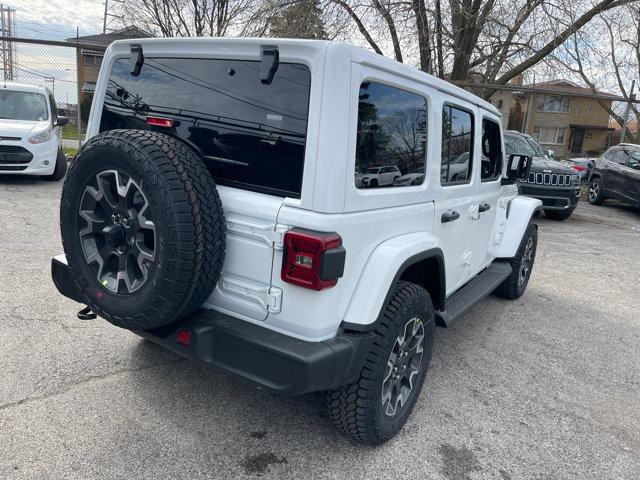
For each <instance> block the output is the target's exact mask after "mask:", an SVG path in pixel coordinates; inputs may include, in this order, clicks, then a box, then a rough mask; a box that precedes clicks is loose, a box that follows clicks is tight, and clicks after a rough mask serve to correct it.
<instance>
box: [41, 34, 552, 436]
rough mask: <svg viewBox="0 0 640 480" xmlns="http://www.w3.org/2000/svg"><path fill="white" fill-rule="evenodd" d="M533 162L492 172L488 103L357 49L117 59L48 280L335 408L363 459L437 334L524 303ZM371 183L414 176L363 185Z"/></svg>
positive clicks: (214, 359) (229, 47)
mask: <svg viewBox="0 0 640 480" xmlns="http://www.w3.org/2000/svg"><path fill="white" fill-rule="evenodd" d="M461 155H463V156H466V157H468V159H469V161H466V162H464V165H466V169H467V170H466V171H464V172H462V171H459V166H460V165H458V164H456V165H455V168H456V175H455V176H453V175H451V171H452V170H453V168H454V166H452V165H450V163H451V162H453V161H454V160H455V159H458V158H460V156H461ZM530 161H531V159H530V158H529V157H526V156H515V155H514V156H512V157H511V158H509V159H504V154H503V146H502V131H501V125H500V114H499V112H498V111H497V110H496V109H495V108H494V107H493V106H492V105H490V104H489V103H487V102H485V101H483V100H481V99H479V98H477V97H475V96H473V95H471V94H469V93H468V92H466V91H464V90H461V89H459V88H457V87H454V86H452V85H450V84H448V83H446V82H444V81H442V80H439V79H437V78H434V77H432V76H430V75H427V74H424V73H422V72H420V71H418V70H415V69H413V68H411V67H408V66H406V65H402V64H400V63H397V62H395V61H392V60H389V59H387V58H384V57H382V56H379V55H376V54H373V53H370V52H367V51H364V50H361V49H359V48H355V47H352V46H349V45H345V44H341V43H335V42H325V41H302V40H277V39H265V40H262V39H150V40H136V43H135V44H132V43H130V42H127V41H123V42H116V43H114V44H113V45H111V47H109V49H108V50H107V52H106V54H105V57H104V62H103V65H102V70H101V72H100V77H99V80H98V83H97V86H96V90H95V97H94V100H93V105H92V109H91V115H90V120H89V126H88V140H87V142H86V144H85V145H84V147H83V148H82V149H81V151H80V152H79V154H78V156H77V158H76V160H75V161H74V162H72V164H71V166H70V168H69V173H68V176H67V178H66V181H65V184H64V188H63V193H62V202H61V208H60V216H61V218H60V223H61V230H62V239H63V245H64V251H65V254H66V255H61V256H59V257H56V258H54V259H53V264H52V275H53V279H54V281H55V283H56V286H57V287H58V289H59V291H60V292H61V293H62V294H64V295H66V296H68V297H70V298H72V299H74V300H76V301H78V302H80V303H82V304H85V305H87V307H86V308H84V309H83V310H81V311H80V312H79V314H78V316H79V317H80V318H85V319H88V318H95V314H97V315H100V316H101V317H103V318H105V319H106V320H108V321H109V322H111V323H113V324H114V325H117V326H120V327H123V328H127V329H130V330H132V331H133V332H135V333H137V334H138V335H141V336H143V337H145V338H148V339H150V340H152V341H154V342H157V343H158V344H160V345H163V346H165V347H167V348H170V349H172V350H174V351H176V352H178V353H179V354H181V355H184V356H186V357H189V358H192V359H196V360H199V361H202V362H204V363H207V364H209V365H212V366H216V367H219V368H221V369H223V370H225V371H227V372H230V373H232V374H234V375H236V376H239V377H241V378H244V379H246V380H248V381H250V382H252V383H254V384H256V385H258V386H259V387H261V388H264V389H265V390H268V391H271V392H275V393H280V394H296V393H303V392H310V391H327V392H328V405H329V410H330V414H331V417H332V418H333V420H334V421H335V423H336V425H338V426H339V427H340V428H342V429H343V430H344V431H346V432H348V433H349V434H350V435H352V436H353V437H354V438H355V439H357V440H359V441H362V442H365V443H369V444H377V443H381V442H383V441H385V440H387V439H389V438H390V437H391V436H393V435H394V434H395V433H397V432H398V431H399V430H400V429H401V428H402V426H403V425H404V423H405V422H406V420H407V418H408V416H409V415H410V413H411V410H412V409H413V406H414V405H415V403H416V400H417V397H418V395H419V393H420V390H421V389H422V385H423V383H424V380H425V375H426V373H427V369H428V366H429V361H430V357H431V349H432V345H433V336H434V327H435V326H436V325H438V326H443V327H446V326H449V325H451V324H452V323H453V322H454V321H455V320H456V319H458V318H459V317H460V316H461V315H462V314H463V313H464V312H465V311H467V310H468V309H469V308H470V307H471V306H472V305H473V304H475V303H476V302H478V301H479V300H481V299H482V298H483V297H485V296H487V295H489V294H490V293H492V292H494V293H496V294H498V295H500V296H502V297H506V298H518V297H520V296H521V295H522V293H523V291H524V289H525V288H526V286H527V282H528V281H529V276H530V275H531V269H532V267H533V262H534V257H535V251H536V241H537V230H536V226H535V225H534V224H532V223H531V218H532V215H533V214H534V212H535V210H536V209H537V208H538V207H539V206H540V201H539V200H534V199H531V198H527V197H522V196H519V195H518V189H517V186H516V184H515V179H516V178H525V177H526V176H527V171H528V166H529V164H530ZM379 166H384V167H390V166H392V167H393V168H394V169H397V170H398V172H399V173H400V174H402V175H410V174H412V173H418V174H419V175H415V176H413V177H412V178H413V180H412V181H411V182H401V183H399V184H395V185H394V184H393V180H391V182H389V185H388V186H385V187H379V188H375V187H373V186H372V185H367V186H366V188H365V185H364V184H363V182H357V183H356V180H355V176H356V172H367V171H369V170H370V169H372V168H376V167H379ZM396 176H397V175H396ZM416 179H418V180H417V181H415V180H416ZM94 312H95V313H94Z"/></svg>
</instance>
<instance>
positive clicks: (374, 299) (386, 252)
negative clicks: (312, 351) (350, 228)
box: [341, 232, 446, 332]
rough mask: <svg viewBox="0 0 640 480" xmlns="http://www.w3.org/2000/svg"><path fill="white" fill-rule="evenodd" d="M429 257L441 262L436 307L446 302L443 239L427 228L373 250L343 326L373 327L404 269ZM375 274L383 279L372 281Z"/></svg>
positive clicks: (361, 329)
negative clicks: (425, 230)
mask: <svg viewBox="0 0 640 480" xmlns="http://www.w3.org/2000/svg"><path fill="white" fill-rule="evenodd" d="M429 259H433V261H434V262H436V264H437V265H438V280H439V283H438V285H439V289H438V292H437V298H432V300H433V303H434V307H435V308H436V309H437V306H439V305H442V306H444V301H445V293H446V284H445V268H444V254H443V252H442V247H441V244H440V241H439V240H438V239H437V238H436V237H435V236H433V235H432V234H430V233H427V232H416V233H410V234H407V235H401V236H399V237H395V238H392V239H390V240H387V241H385V242H383V243H381V244H380V245H378V246H377V247H376V248H375V249H374V251H373V252H372V253H371V256H370V257H369V260H368V261H367V264H366V265H365V268H364V269H363V271H362V274H361V275H360V279H359V280H358V283H357V285H356V289H355V291H354V293H353V296H352V298H351V301H350V302H349V305H348V307H347V310H346V312H345V314H344V317H343V320H342V323H341V329H342V330H343V331H354V332H368V331H371V330H373V329H374V328H375V326H376V325H377V324H378V322H379V321H380V320H381V317H382V315H383V313H384V311H385V309H386V308H387V305H388V304H389V302H390V301H391V296H392V294H393V291H394V288H395V286H396V284H397V283H398V281H399V280H400V279H401V277H402V275H403V273H405V272H406V271H407V269H408V268H409V267H411V266H412V265H415V264H417V263H419V262H422V261H425V260H429ZM372 278H374V279H375V278H379V279H383V281H379V282H370V281H369V279H372ZM432 297H433V293H432Z"/></svg>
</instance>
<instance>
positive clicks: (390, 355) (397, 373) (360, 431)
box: [327, 281, 434, 445]
mask: <svg viewBox="0 0 640 480" xmlns="http://www.w3.org/2000/svg"><path fill="white" fill-rule="evenodd" d="M433 333H434V312H433V305H432V303H431V298H430V297H429V294H428V293H427V291H426V290H424V289H423V288H421V287H419V286H417V285H414V284H412V283H408V282H404V281H400V282H398V285H397V286H396V287H395V290H394V293H393V296H392V297H391V301H390V302H389V304H388V306H387V307H386V309H385V312H384V315H383V317H382V320H381V321H380V323H379V325H378V326H377V327H376V329H375V331H374V335H375V339H374V341H373V346H372V348H371V351H370V352H369V355H368V357H367V359H366V361H365V363H364V366H363V367H362V371H361V372H360V377H359V379H358V380H357V381H356V382H355V383H352V384H351V385H347V386H344V387H341V388H339V389H337V390H334V391H332V392H329V393H328V396H327V402H328V407H329V413H330V415H331V418H332V420H333V422H334V423H335V425H336V426H337V427H338V428H339V429H340V430H342V431H343V432H345V433H347V434H349V435H350V436H351V437H352V438H353V439H354V440H356V441H359V442H361V443H365V444H368V445H378V444H381V443H383V442H385V441H387V440H389V439H390V438H391V437H393V436H394V435H395V434H396V433H398V432H399V431H400V430H401V429H402V427H403V426H404V424H405V423H406V421H407V419H408V418H409V415H410V414H411V411H412V410H413V407H414V405H415V404H416V401H417V399H418V395H419V394H420V391H421V390H422V385H423V383H424V380H425V376H426V374H427V370H428V368H429V362H430V360H431V349H432V346H433Z"/></svg>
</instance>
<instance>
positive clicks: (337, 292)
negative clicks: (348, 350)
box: [87, 38, 539, 341]
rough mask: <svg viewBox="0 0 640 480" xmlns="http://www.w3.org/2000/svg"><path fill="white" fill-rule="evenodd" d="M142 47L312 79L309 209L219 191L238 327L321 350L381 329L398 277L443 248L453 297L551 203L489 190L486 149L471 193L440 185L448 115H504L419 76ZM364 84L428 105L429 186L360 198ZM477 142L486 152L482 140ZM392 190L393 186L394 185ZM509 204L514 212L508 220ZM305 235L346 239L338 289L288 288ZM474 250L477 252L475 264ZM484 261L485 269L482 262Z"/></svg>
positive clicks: (95, 109) (95, 113) (401, 69)
mask: <svg viewBox="0 0 640 480" xmlns="http://www.w3.org/2000/svg"><path fill="white" fill-rule="evenodd" d="M135 44H136V45H141V46H142V47H143V50H144V56H145V58H150V57H153V56H166V57H189V58H193V57H201V58H217V59H220V58H229V59H246V60H259V59H260V51H261V47H263V46H273V45H275V46H277V47H278V50H279V56H280V62H288V63H302V64H304V65H306V66H308V67H309V69H310V71H311V88H310V103H309V115H308V121H307V138H306V150H305V164H304V172H303V180H302V189H301V192H302V193H301V196H300V198H289V197H286V198H281V197H276V196H269V195H265V194H258V193H254V192H250V191H246V190H241V189H238V188H231V187H222V186H221V187H219V191H220V197H221V200H222V204H223V208H224V210H225V215H226V218H227V254H226V258H225V262H224V265H223V269H222V276H221V280H220V282H219V284H218V286H217V287H216V289H215V291H214V293H213V294H212V295H211V297H210V298H209V299H208V301H207V303H205V305H204V306H205V308H213V309H216V310H219V311H223V312H225V313H228V314H229V315H232V316H234V317H236V318H237V319H238V321H248V322H252V323H255V324H259V325H262V326H264V327H265V328H269V329H272V330H275V331H278V332H281V333H285V334H287V335H289V336H292V337H296V338H300V339H304V340H309V341H323V340H327V339H329V338H332V337H334V336H335V335H336V332H337V331H338V329H339V328H340V324H341V323H342V322H343V321H346V322H349V323H353V324H360V325H367V324H370V323H372V322H374V321H375V320H376V318H377V317H378V314H379V312H380V308H381V306H382V302H383V301H384V298H385V296H386V293H387V291H388V289H389V286H390V284H391V282H392V280H393V278H394V276H395V274H396V272H397V269H398V268H399V267H400V266H401V265H402V264H403V262H405V260H406V259H407V258H409V257H411V256H413V255H415V254H418V253H420V252H423V251H425V250H430V249H432V248H440V249H442V251H443V253H444V257H445V263H446V264H447V285H446V292H447V293H448V294H449V293H451V292H453V291H455V290H456V289H457V288H459V287H460V286H461V285H462V284H464V283H465V282H466V281H467V280H468V279H469V278H470V277H472V276H473V275H475V274H477V273H478V272H479V271H480V270H481V269H482V268H484V267H485V266H486V265H488V264H489V263H491V261H493V260H494V258H496V257H506V256H509V255H508V253H509V252H511V251H512V250H513V248H512V247H513V245H514V243H517V244H519V241H520V238H521V236H522V232H523V229H524V228H525V227H526V224H528V222H529V219H530V218H531V215H530V213H531V212H532V211H533V210H535V208H536V205H537V203H539V201H535V200H532V199H524V200H523V199H521V198H520V197H518V198H515V199H514V198H513V197H514V196H515V195H517V190H516V191H515V193H514V191H513V189H511V190H509V189H505V188H500V187H499V186H498V185H496V182H493V184H492V185H491V186H485V187H483V188H481V187H482V186H479V185H478V183H479V178H480V173H479V164H480V162H479V161H478V160H477V156H478V155H479V154H478V153H477V152H478V149H477V148H476V149H474V152H475V153H474V160H473V172H472V176H473V178H472V179H471V182H470V183H469V184H465V185H456V186H450V187H446V188H442V187H441V186H440V155H441V152H440V149H441V140H440V136H441V125H440V123H441V119H442V105H443V104H444V103H445V102H447V103H453V104H458V105H461V106H464V107H465V108H467V109H468V110H471V111H472V112H473V113H474V115H475V118H476V125H479V123H478V122H480V121H481V118H482V117H481V114H483V115H486V116H488V117H489V118H492V119H494V120H496V121H497V122H500V113H499V112H498V111H497V110H496V108H495V107H494V106H492V105H491V104H489V103H487V102H485V101H484V100H482V99H480V98H478V97H475V96H473V95H471V94H469V93H468V92H466V91H464V90H462V89H460V88H458V87H455V86H453V85H451V84H449V83H447V82H445V81H443V80H440V79H437V78H435V77H433V76H430V75H427V74H425V73H422V72H419V71H418V70H416V69H414V68H411V67H409V66H407V65H403V64H399V63H398V62H395V61H393V60H390V59H387V58H385V57H382V56H380V55H376V54H373V53H371V52H367V51H365V50H362V49H359V48H356V47H352V46H349V45H345V44H341V43H337V42H322V41H306V40H281V39H268V40H265V39H237V38H233V39H225V38H217V39H214V38H206V39H205V38H198V39H191V38H183V39H162V38H160V39H136V40H135ZM129 51H130V42H128V41H118V42H115V43H113V44H112V45H111V46H110V47H109V48H108V49H107V51H106V53H105V57H104V61H103V66H102V69H101V72H100V75H99V79H98V83H97V86H96V92H95V95H94V99H93V105H92V109H91V115H90V119H89V123H88V128H87V138H89V137H91V136H93V135H96V134H97V133H98V131H99V123H100V117H101V113H102V102H103V98H104V95H105V91H106V85H107V81H108V76H109V72H110V69H111V65H112V63H113V60H114V59H116V58H123V57H125V58H128V57H129ZM363 80H372V81H377V82H380V83H385V84H387V85H391V86H396V87H398V88H402V89H405V90H408V91H410V92H413V93H416V94H419V95H421V96H423V97H424V98H425V100H426V104H427V119H428V125H429V128H428V134H427V146H426V152H427V154H426V158H427V162H426V167H425V173H424V176H425V178H424V182H423V183H422V184H421V185H415V186H406V187H398V188H394V187H390V188H380V189H376V188H357V186H356V175H355V151H356V130H357V113H358V91H359V87H360V84H361V83H362V81H363ZM476 130H478V129H476ZM475 141H476V143H478V142H479V138H478V134H476V139H475ZM503 163H504V162H503ZM503 169H504V165H503ZM360 178H362V176H361V177H360ZM392 182H393V179H391V181H390V182H389V183H392ZM497 183H498V184H499V183H500V182H499V180H498V181H497ZM498 197H499V198H498ZM489 199H490V200H491V201H495V203H496V204H498V203H499V204H500V206H498V205H495V208H494V207H492V208H494V210H493V211H492V212H491V216H492V217H491V218H495V220H494V223H493V224H491V221H490V220H487V224H486V225H484V226H483V227H482V230H483V231H484V232H485V233H484V234H483V235H484V237H486V238H483V239H481V241H479V243H478V244H475V243H473V242H471V241H470V238H471V237H472V236H473V235H474V233H475V232H476V231H479V229H480V227H478V221H479V219H478V218H476V215H475V213H474V209H476V210H477V204H478V202H480V201H482V200H489ZM509 200H511V210H510V215H509V219H507V218H506V209H507V204H508V202H509ZM536 202H537V203H536ZM451 208H456V209H460V213H461V214H462V216H463V217H464V220H463V221H462V222H452V223H451V224H442V223H441V222H440V216H441V214H442V213H443V212H444V211H446V210H448V209H451ZM502 216H504V219H502ZM480 218H482V217H480ZM501 219H502V220H501ZM454 224H456V225H455V226H454ZM293 227H297V228H306V229H310V230H315V231H321V232H337V233H338V234H339V235H340V236H341V237H342V242H343V246H344V248H345V249H346V263H345V266H344V272H345V273H344V276H343V277H342V278H341V279H339V281H338V283H337V285H336V286H335V287H333V288H329V289H326V290H322V291H314V290H309V289H305V288H302V287H299V286H296V285H292V284H290V283H286V282H284V281H283V280H282V279H281V277H280V273H281V272H280V271H281V266H282V259H283V251H282V246H281V243H279V241H281V239H282V234H283V233H284V232H285V231H286V230H287V229H289V228H293ZM449 227H453V228H449ZM498 234H500V235H501V242H500V244H499V246H497V245H496V246H495V248H489V247H484V245H494V244H495V241H494V239H493V238H494V237H495V236H497V235H498ZM515 249H517V245H516V247H515ZM468 250H472V253H471V255H468V256H467V257H465V255H466V254H467V251H468ZM514 252H515V251H514ZM463 257H465V258H466V259H467V260H469V262H468V263H469V264H468V265H467V264H463V263H462V259H463ZM476 258H477V259H478V261H477V262H475V263H474V260H475V259H476ZM394 269H395V270H394ZM449 270H451V273H450V272H449ZM449 276H451V280H449ZM225 282H227V283H226V285H225Z"/></svg>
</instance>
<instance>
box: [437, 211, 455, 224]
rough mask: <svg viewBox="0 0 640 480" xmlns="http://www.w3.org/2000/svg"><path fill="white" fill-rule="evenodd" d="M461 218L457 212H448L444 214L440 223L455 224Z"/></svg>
mask: <svg viewBox="0 0 640 480" xmlns="http://www.w3.org/2000/svg"><path fill="white" fill-rule="evenodd" d="M459 218H460V214H459V213H458V212H456V211H455V210H449V211H448V212H444V213H443V214H442V217H440V221H441V222H442V223H447V222H453V221H454V220H457V219H459Z"/></svg>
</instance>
